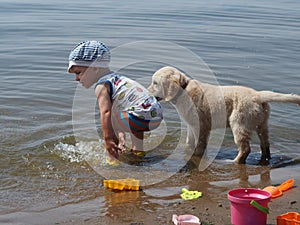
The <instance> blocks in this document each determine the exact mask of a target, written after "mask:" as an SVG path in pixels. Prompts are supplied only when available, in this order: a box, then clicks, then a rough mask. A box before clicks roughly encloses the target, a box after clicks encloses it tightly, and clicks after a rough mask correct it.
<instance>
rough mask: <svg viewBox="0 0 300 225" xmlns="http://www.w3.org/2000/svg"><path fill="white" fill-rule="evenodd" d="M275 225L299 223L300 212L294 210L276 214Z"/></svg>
mask: <svg viewBox="0 0 300 225" xmlns="http://www.w3.org/2000/svg"><path fill="white" fill-rule="evenodd" d="M276 221H277V225H300V214H299V213H296V212H288V213H286V214H282V215H280V216H277V218H276Z"/></svg>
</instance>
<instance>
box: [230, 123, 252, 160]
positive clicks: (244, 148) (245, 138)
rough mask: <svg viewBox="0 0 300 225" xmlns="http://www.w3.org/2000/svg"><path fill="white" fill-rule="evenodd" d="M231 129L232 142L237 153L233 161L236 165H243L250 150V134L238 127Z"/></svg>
mask: <svg viewBox="0 0 300 225" xmlns="http://www.w3.org/2000/svg"><path fill="white" fill-rule="evenodd" d="M231 129H232V133H233V136H234V141H235V143H236V144H237V146H238V151H239V152H238V155H237V156H236V157H235V159H234V161H235V162H236V163H238V164H245V163H246V159H247V157H248V155H249V154H250V152H251V148H250V139H251V138H250V137H251V132H249V131H247V130H245V129H242V128H239V126H232V127H231Z"/></svg>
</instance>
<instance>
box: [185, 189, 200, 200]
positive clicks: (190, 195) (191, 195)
mask: <svg viewBox="0 0 300 225" xmlns="http://www.w3.org/2000/svg"><path fill="white" fill-rule="evenodd" d="M180 196H181V198H182V199H184V200H193V199H198V198H200V197H202V192H200V191H189V190H188V189H186V188H182V193H181V194H180Z"/></svg>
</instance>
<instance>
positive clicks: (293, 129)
mask: <svg viewBox="0 0 300 225" xmlns="http://www.w3.org/2000/svg"><path fill="white" fill-rule="evenodd" d="M299 6H300V5H299V2H298V1H296V0H291V1H279V0H276V1H273V2H272V4H270V2H268V1H251V2H249V3H247V4H245V3H244V2H241V1H234V0H232V1H210V2H209V3H208V2H199V1H185V3H182V2H181V1H177V0H176V1H172V4H169V3H168V2H166V1H163V2H161V1H151V2H146V1H126V3H125V2H124V3H123V2H118V3H117V4H114V3H113V2H111V1H90V3H89V4H86V3H83V2H80V1H69V0H67V1H64V2H62V1H51V2H44V3H41V2H39V1H35V0H30V1H26V3H25V2H23V1H18V0H13V1H2V3H1V9H0V11H1V13H0V18H1V21H2V23H1V24H0V31H1V42H0V52H1V54H0V58H1V60H0V65H1V66H0V74H1V78H2V80H1V83H0V93H1V107H0V117H1V123H0V137H1V138H0V144H1V145H0V146H1V147H0V156H1V157H0V160H1V161H0V167H1V171H2V173H1V180H0V196H1V203H0V210H1V214H7V213H9V212H23V211H43V210H46V209H50V208H57V207H59V206H63V205H67V204H72V203H76V202H82V201H87V200H93V199H94V200H95V201H99V199H102V200H101V201H103V202H102V203H101V204H100V206H99V207H100V208H101V210H100V211H98V212H94V213H99V215H102V216H106V215H107V212H108V211H109V210H113V208H112V207H110V206H109V205H107V204H109V203H107V201H106V200H105V198H107V195H109V196H110V197H109V198H111V199H114V198H115V197H116V196H115V195H114V193H110V192H107V190H105V189H104V188H103V187H102V180H103V179H104V176H103V174H102V170H101V169H103V167H101V165H102V163H103V145H102V144H101V131H100V129H99V126H100V124H98V122H96V124H94V129H93V130H94V131H95V130H96V131H97V133H96V136H95V133H93V134H91V135H89V132H90V129H89V126H88V125H86V124H85V123H84V121H83V122H82V120H79V121H78V120H74V114H73V118H72V113H74V110H75V108H76V107H78V105H74V102H73V101H74V99H75V100H76V97H75V96H76V93H80V94H82V93H83V92H84V93H85V90H82V88H80V87H79V86H78V87H77V83H76V82H75V81H74V77H73V76H71V75H68V74H67V72H66V67H67V57H68V54H69V51H70V49H71V48H72V47H73V46H74V45H75V44H76V43H77V42H80V41H82V40H86V39H97V40H101V41H103V42H105V43H106V44H107V45H108V46H109V47H110V48H111V49H112V52H113V53H112V55H113V58H114V57H115V58H116V59H120V58H121V57H119V58H118V55H114V54H117V53H122V54H121V55H122V57H123V60H124V62H126V60H129V61H128V62H129V64H128V65H126V66H124V67H123V68H121V69H120V72H122V73H124V74H125V75H128V76H130V77H132V78H134V79H136V80H138V81H139V82H141V83H142V84H144V85H145V86H147V85H149V84H150V81H151V78H150V76H151V74H153V72H154V71H156V70H157V69H158V68H160V67H161V66H164V65H166V64H172V62H180V63H182V62H184V63H186V62H187V61H188V60H189V59H188V58H186V57H185V53H186V52H185V51H177V50H176V49H175V52H174V54H173V53H172V54H167V60H165V61H163V60H161V59H164V58H161V57H162V56H164V54H165V49H167V48H168V45H169V44H170V43H171V44H176V46H177V47H178V48H179V47H182V48H183V49H184V50H189V51H191V52H192V53H194V54H195V55H197V56H198V57H200V58H201V59H202V60H203V61H204V62H205V63H206V64H207V65H208V67H209V68H210V69H211V70H212V71H213V73H214V74H215V77H213V79H212V80H214V79H215V78H216V81H217V82H218V83H219V84H221V85H246V86H249V87H252V88H255V89H257V90H263V89H268V90H273V91H278V92H282V93H296V94H300V92H299V78H300V77H299V69H300V68H299V61H300V56H299V51H300V44H299V43H300V38H299V37H300V26H299V22H300V17H299V15H300V13H299V11H300V10H299V8H300V7H299ZM137 41H139V42H137ZM141 41H143V42H142V44H145V46H147V44H148V45H149V46H150V47H153V49H149V48H148V49H147V48H145V49H143V51H139V49H133V48H132V47H131V48H130V49H129V50H128V49H127V50H124V51H123V52H122V51H120V49H122V48H120V46H125V47H126V46H128V45H129V46H139V45H138V43H141ZM151 41H156V42H155V43H157V42H158V43H160V45H158V48H157V49H156V48H154V47H155V46H153V42H151ZM162 41H164V42H162ZM164 44H166V45H165V46H164ZM125 49H126V48H125ZM179 49H180V48H179ZM130 50H132V51H130ZM148 51H149V52H151V51H152V52H154V53H155V54H157V55H154V56H157V57H153V59H151V60H148V61H146V60H145V61H135V60H136V59H137V58H139V57H140V58H141V59H143V56H145V55H146V54H148ZM120 60H121V59H120ZM187 63H191V67H192V66H195V65H197V64H196V63H195V64H193V63H192V62H187ZM120 64H122V63H120ZM178 65H179V64H176V65H173V66H178ZM185 65H189V64H185ZM180 66H181V64H180ZM180 66H179V67H180ZM184 69H186V68H184ZM188 69H190V70H191V71H198V70H199V68H188ZM187 72H189V70H188V71H187ZM188 75H189V76H192V77H195V78H199V79H200V78H201V80H202V81H211V77H208V76H207V75H201V74H194V73H192V74H189V73H188ZM90 93H92V90H90ZM92 101H94V100H92ZM163 106H164V108H165V127H162V130H160V131H157V132H154V133H153V134H151V135H153V136H151V135H150V137H149V138H148V139H147V140H146V143H145V145H146V149H147V150H148V151H149V153H148V155H147V156H146V157H145V158H144V159H143V160H140V159H139V160H137V159H136V158H134V159H130V160H131V161H130V162H129V163H128V162H127V164H125V165H123V167H121V168H122V171H124V170H125V171H126V172H127V171H129V172H130V171H131V170H133V171H138V174H137V176H142V177H143V176H144V177H146V178H149V177H151V176H152V175H153V174H152V173H151V172H156V176H154V179H153V180H151V181H149V183H147V182H146V184H149V185H150V187H149V188H147V186H146V187H145V188H144V192H143V196H133V197H132V198H130V197H128V196H126V198H127V200H126V201H129V202H132V207H134V206H135V207H139V208H142V209H145V210H146V211H151V210H153V211H156V210H157V209H158V208H160V207H164V205H167V204H172V202H173V201H174V198H175V197H174V194H175V193H177V192H178V189H179V190H180V188H181V187H183V186H186V185H187V186H190V187H191V188H196V186H195V185H196V184H195V182H191V183H187V182H188V179H185V177H187V176H190V177H191V179H192V180H194V179H197V180H201V182H206V181H214V182H226V181H228V182H230V181H231V180H233V179H238V178H240V179H241V180H243V179H242V178H243V176H244V175H245V170H242V171H239V170H237V169H234V167H233V166H232V163H230V162H227V161H225V160H227V159H233V158H234V157H235V155H236V146H235V145H234V143H233V139H232V135H231V133H230V132H229V131H227V132H226V135H225V137H224V141H223V143H222V147H221V149H220V150H219V151H218V152H217V156H216V160H215V161H213V162H212V164H210V166H209V167H208V168H207V169H206V170H205V171H204V172H203V171H200V172H199V171H198V170H195V169H193V168H186V169H184V170H180V169H181V166H182V165H183V164H184V163H185V160H184V159H182V158H181V156H180V154H178V152H177V151H175V149H176V148H177V147H178V146H180V147H179V150H180V149H183V148H184V147H182V146H181V145H180V144H179V145H178V143H180V141H181V138H182V136H184V135H185V125H184V124H182V123H181V121H180V119H179V116H178V114H177V112H176V110H175V109H174V107H173V106H172V105H170V104H167V103H163ZM271 109H272V111H271V118H270V123H269V124H270V141H271V152H272V156H273V157H272V159H271V161H270V165H269V166H259V165H257V164H258V160H259V158H260V152H259V143H258V140H257V138H256V137H255V136H254V137H253V142H252V153H251V154H250V156H249V158H248V160H247V166H246V167H247V170H246V173H247V175H249V174H251V175H255V174H257V175H258V174H264V171H269V170H272V169H273V168H277V167H282V168H285V167H291V166H293V167H299V165H300V154H299V147H300V135H299V133H300V116H299V115H300V114H299V107H297V106H295V105H282V104H277V103H276V104H273V103H272V104H271ZM87 116H89V118H96V119H98V118H97V116H95V115H94V114H93V113H92V114H90V115H87ZM96 121H97V120H96ZM81 122H82V123H81ZM73 124H74V126H75V127H76V126H77V125H78V124H79V125H78V126H77V127H79V128H78V130H76V132H74V130H73ZM95 127H96V128H95ZM181 131H182V132H181ZM77 132H79V136H78V133H77ZM160 132H161V133H160ZM81 134H84V135H82V136H81ZM93 135H94V136H93ZM99 139H100V141H99ZM169 156H172V157H171V158H169ZM99 166H100V170H101V171H100V172H99V170H97V169H99V168H98V167H99ZM149 168H150V169H149ZM178 170H179V172H177V171H178ZM119 171H120V170H119ZM109 174H110V172H109V170H108V172H107V173H106V175H109ZM118 174H119V172H118ZM157 174H163V176H165V177H159V176H158V175H157ZM129 175H130V173H129ZM158 182H160V184H159V185H158V184H156V183H158ZM201 182H199V184H200V183H201ZM151 185H153V186H151ZM156 185H157V186H156ZM247 185H248V184H247ZM229 188H230V185H229V186H223V187H222V188H216V187H213V188H212V187H208V188H207V190H204V191H206V192H207V193H211V194H217V195H219V194H224V193H226V191H228V190H229ZM170 190H171V194H165V195H164V193H169V191H170ZM107 193H108V194H107ZM119 195H120V194H119ZM157 195H158V196H157ZM217 195H215V196H217ZM96 199H97V200H96ZM136 199H138V201H135V200H136ZM112 201H113V200H112ZM133 201H135V202H133ZM108 202H109V201H108ZM97 204H98V203H97ZM129 205H130V204H129ZM91 213H92V212H91ZM109 213H110V214H113V213H116V212H114V211H110V212H109ZM129 222H130V221H129ZM129 222H128V223H129Z"/></svg>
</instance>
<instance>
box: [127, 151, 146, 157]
mask: <svg viewBox="0 0 300 225" xmlns="http://www.w3.org/2000/svg"><path fill="white" fill-rule="evenodd" d="M131 152H132V153H133V154H134V155H136V156H140V157H144V156H145V155H146V154H147V153H146V152H145V151H139V150H131Z"/></svg>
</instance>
